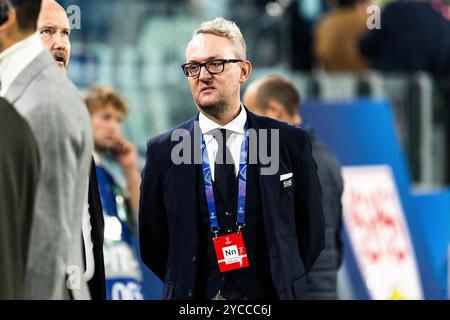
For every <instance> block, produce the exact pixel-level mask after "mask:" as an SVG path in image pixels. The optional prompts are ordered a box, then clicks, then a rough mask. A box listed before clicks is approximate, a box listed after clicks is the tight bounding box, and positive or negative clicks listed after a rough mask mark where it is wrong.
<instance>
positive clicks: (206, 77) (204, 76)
mask: <svg viewBox="0 0 450 320" xmlns="http://www.w3.org/2000/svg"><path fill="white" fill-rule="evenodd" d="M198 77H199V80H209V79H211V78H212V74H211V73H210V72H209V71H208V70H207V69H206V66H202V67H200V74H199V75H198Z"/></svg>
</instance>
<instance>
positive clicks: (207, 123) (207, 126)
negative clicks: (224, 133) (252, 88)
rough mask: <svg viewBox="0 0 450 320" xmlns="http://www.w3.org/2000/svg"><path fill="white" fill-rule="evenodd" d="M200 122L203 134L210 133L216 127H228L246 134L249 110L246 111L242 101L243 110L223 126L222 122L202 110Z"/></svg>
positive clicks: (199, 117)
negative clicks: (211, 117)
mask: <svg viewBox="0 0 450 320" xmlns="http://www.w3.org/2000/svg"><path fill="white" fill-rule="evenodd" d="M198 122H199V123H198V125H199V127H200V130H202V133H203V134H208V133H210V132H211V131H213V130H216V129H227V130H230V131H232V132H235V133H240V134H244V133H245V123H246V122H247V112H245V109H244V107H243V106H242V103H241V111H240V112H239V114H238V116H237V117H236V118H234V119H233V120H232V121H230V122H229V123H227V124H226V125H224V126H221V125H220V124H218V123H216V122H214V121H212V120H211V119H209V118H208V117H207V116H205V115H204V114H203V113H202V112H200V114H199V116H198Z"/></svg>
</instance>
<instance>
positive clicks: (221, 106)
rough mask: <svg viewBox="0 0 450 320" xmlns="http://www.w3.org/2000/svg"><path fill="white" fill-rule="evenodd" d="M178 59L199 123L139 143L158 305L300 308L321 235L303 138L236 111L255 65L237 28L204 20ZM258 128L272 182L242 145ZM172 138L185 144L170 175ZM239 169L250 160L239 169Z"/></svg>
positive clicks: (145, 256)
mask: <svg viewBox="0 0 450 320" xmlns="http://www.w3.org/2000/svg"><path fill="white" fill-rule="evenodd" d="M185 55H186V63H185V64H183V65H182V66H181V67H182V70H183V72H184V74H185V76H186V78H187V82H188V84H189V86H190V88H191V93H192V97H193V99H194V101H195V103H196V105H197V107H198V109H199V113H198V114H197V115H196V116H195V117H194V118H192V119H191V120H189V121H187V122H184V123H183V124H181V125H179V126H178V127H177V128H175V129H174V130H172V131H169V132H168V133H165V134H162V135H160V136H157V137H155V138H152V139H151V140H150V141H149V142H148V149H147V162H146V164H145V167H144V169H143V171H142V183H141V197H140V207H139V237H140V245H141V248H140V249H141V255H142V260H143V261H144V263H145V264H146V265H147V266H148V267H149V268H150V269H151V270H152V271H153V272H154V273H155V274H156V275H157V276H158V277H159V278H160V279H161V281H163V282H164V289H163V299H169V300H171V299H188V300H194V299H197V300H246V299H250V300H255V299H267V300H276V299H286V300H287V299H289V300H293V299H303V298H305V288H306V277H305V274H306V273H308V272H309V270H310V268H311V267H312V265H313V264H314V262H315V261H316V258H317V256H318V255H319V253H320V251H321V250H322V248H323V245H324V232H325V227H324V222H323V212H322V203H321V189H320V183H319V179H318V177H317V172H316V170H317V167H316V164H315V162H314V160H313V158H312V155H311V147H310V142H309V139H308V137H307V134H306V132H305V131H303V130H302V129H300V128H297V127H294V126H288V125H286V124H285V123H282V122H279V121H276V120H273V119H268V118H262V117H258V116H255V115H253V114H252V113H250V112H248V111H247V109H246V108H245V107H244V106H243V105H242V103H241V98H240V89H241V85H242V84H243V83H245V82H246V81H247V79H248V77H249V76H250V73H251V70H252V65H251V63H250V61H248V60H247V58H246V45H245V40H244V38H243V36H242V33H241V31H240V30H239V28H238V26H237V25H236V24H235V23H233V22H231V21H228V20H225V19H223V18H216V19H214V20H211V21H206V22H203V23H202V24H201V25H200V26H199V27H198V28H197V29H196V30H195V31H194V33H193V35H192V38H191V40H190V42H189V43H188V45H187V48H186V53H185ZM261 129H264V131H263V132H264V133H266V132H267V133H268V135H269V136H270V137H268V139H267V140H265V139H263V142H261V144H262V143H264V142H267V144H266V146H267V147H268V149H271V150H272V154H273V155H274V158H276V159H272V160H273V161H274V162H276V163H279V165H277V164H275V163H274V168H271V169H274V172H270V173H269V172H265V170H264V169H267V168H264V166H263V165H262V163H261V162H262V159H261V155H259V156H258V155H257V154H255V151H256V150H255V148H248V147H246V146H247V144H246V143H245V141H246V140H245V135H246V132H249V131H251V132H253V133H256V137H255V134H254V135H253V138H254V139H256V140H258V137H257V135H258V134H260V133H261ZM178 134H183V138H185V139H182V140H183V142H185V141H188V142H189V141H190V142H189V143H188V144H187V145H186V146H185V148H183V155H184V156H187V159H185V160H186V161H184V162H183V163H181V164H179V165H177V164H176V163H175V162H176V161H177V159H176V158H175V157H176V156H177V155H178V154H177V150H176V148H177V147H180V146H179V144H180V139H179V137H178V139H177V137H176V136H177V135H178ZM278 134H279V139H277V138H276V137H275V138H273V136H277V135H278ZM174 138H175V139H174ZM253 138H252V139H253ZM273 140H275V141H273ZM195 141H197V142H198V144H197V142H195ZM200 141H202V143H201V145H202V146H200ZM250 143H251V144H250ZM254 143H257V141H252V142H249V144H250V145H253V144H254ZM183 145H185V144H184V143H182V146H183ZM192 146H193V147H192ZM275 149H276V150H279V153H277V152H276V151H274V150H275ZM185 152H187V153H185ZM200 152H203V156H201V157H200ZM175 154H177V155H175ZM275 154H276V155H275ZM195 155H198V156H199V157H198V158H201V159H197V160H196V159H195V158H196V156H195ZM184 156H183V157H184ZM206 159H208V160H206ZM247 159H255V160H257V161H252V162H253V163H252V162H250V163H249V164H248V165H247ZM255 162H257V163H255ZM294 181H295V182H294ZM294 184H295V186H294ZM238 203H239V206H238ZM244 242H245V243H244ZM227 246H228V248H235V249H234V251H232V252H231V251H227ZM238 248H239V252H238ZM245 248H246V249H245ZM244 250H245V251H246V253H245V252H244ZM224 251H225V253H230V254H232V256H231V258H232V259H231V260H228V261H227V258H228V256H227V255H226V254H225V253H224ZM233 254H235V256H233ZM224 255H225V256H224ZM247 262H248V263H247Z"/></svg>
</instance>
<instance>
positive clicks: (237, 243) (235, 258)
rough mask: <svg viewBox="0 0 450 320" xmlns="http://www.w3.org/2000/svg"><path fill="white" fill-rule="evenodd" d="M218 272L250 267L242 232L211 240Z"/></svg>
mask: <svg viewBox="0 0 450 320" xmlns="http://www.w3.org/2000/svg"><path fill="white" fill-rule="evenodd" d="M212 241H213V243H214V248H215V249H216V256H217V261H218V263H219V270H220V272H227V271H231V270H236V269H242V268H246V267H248V266H250V264H249V262H248V257H247V251H246V249H245V244H244V237H243V234H242V232H241V231H240V230H239V232H236V233H230V234H227V235H224V236H220V237H215V238H213V240H212Z"/></svg>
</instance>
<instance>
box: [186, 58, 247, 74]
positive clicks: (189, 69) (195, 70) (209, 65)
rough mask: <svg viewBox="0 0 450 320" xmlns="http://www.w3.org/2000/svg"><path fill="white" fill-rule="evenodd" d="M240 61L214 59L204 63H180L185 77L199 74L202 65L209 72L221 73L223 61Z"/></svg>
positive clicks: (234, 61)
mask: <svg viewBox="0 0 450 320" xmlns="http://www.w3.org/2000/svg"><path fill="white" fill-rule="evenodd" d="M236 62H242V60H239V59H214V60H211V61H208V62H205V63H197V62H189V63H185V64H183V65H181V69H183V72H184V74H185V75H186V77H196V76H198V75H199V74H200V70H201V69H202V67H205V68H206V70H208V72H209V73H211V74H216V73H221V72H223V70H224V69H225V63H236Z"/></svg>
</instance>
